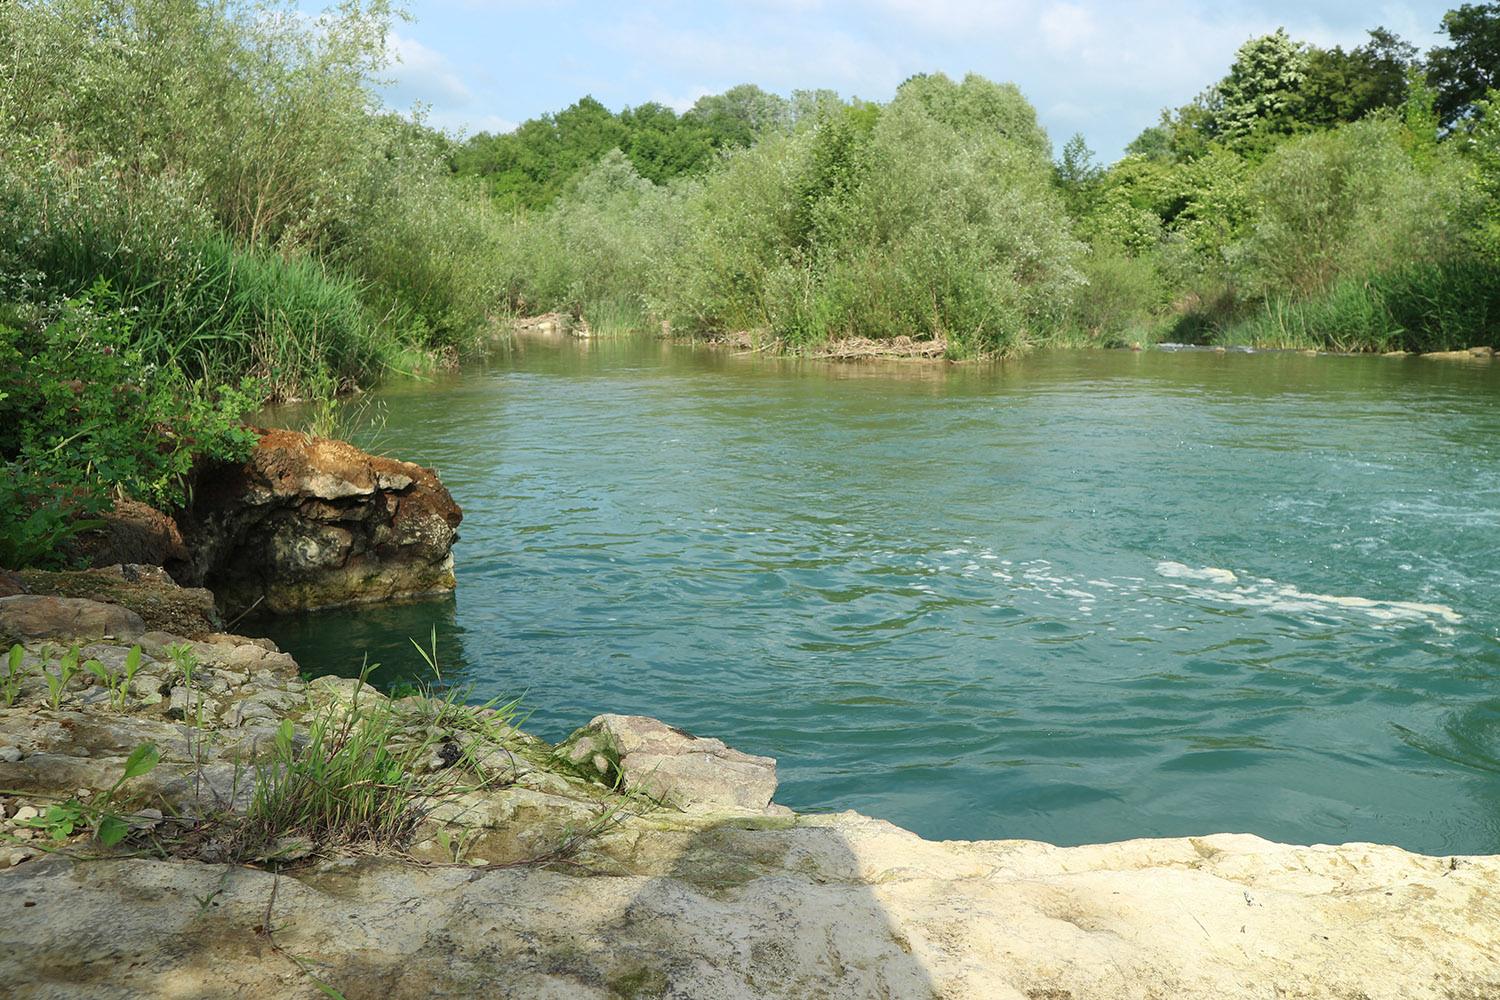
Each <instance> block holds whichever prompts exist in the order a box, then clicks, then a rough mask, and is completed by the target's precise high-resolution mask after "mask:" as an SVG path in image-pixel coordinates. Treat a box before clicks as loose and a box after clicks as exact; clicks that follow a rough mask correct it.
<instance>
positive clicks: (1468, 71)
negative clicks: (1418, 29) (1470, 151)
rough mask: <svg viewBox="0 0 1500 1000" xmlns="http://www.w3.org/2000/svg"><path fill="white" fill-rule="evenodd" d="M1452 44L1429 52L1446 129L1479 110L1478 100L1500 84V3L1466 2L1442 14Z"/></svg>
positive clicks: (1430, 75)
mask: <svg viewBox="0 0 1500 1000" xmlns="http://www.w3.org/2000/svg"><path fill="white" fill-rule="evenodd" d="M1443 31H1444V32H1445V33H1446V34H1447V35H1448V39H1449V44H1448V45H1444V46H1440V47H1436V48H1434V49H1432V51H1430V52H1429V53H1428V54H1427V72H1428V75H1429V77H1430V78H1431V80H1432V83H1433V85H1434V86H1435V87H1436V88H1437V92H1438V99H1437V111H1438V115H1439V116H1440V117H1441V119H1442V123H1443V125H1444V127H1446V128H1450V129H1451V128H1453V126H1454V125H1455V124H1456V123H1458V122H1460V121H1462V120H1463V119H1464V118H1467V117H1469V116H1470V115H1472V114H1474V113H1475V111H1476V110H1477V109H1476V108H1475V106H1474V105H1475V102H1476V101H1480V100H1482V99H1483V98H1484V96H1485V94H1487V93H1488V92H1489V91H1490V90H1491V89H1493V88H1495V87H1500V3H1481V4H1469V3H1466V4H1464V5H1463V6H1461V7H1459V8H1458V9H1457V10H1450V11H1449V12H1448V13H1446V14H1444V15H1443Z"/></svg>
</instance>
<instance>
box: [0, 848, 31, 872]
mask: <svg viewBox="0 0 1500 1000" xmlns="http://www.w3.org/2000/svg"><path fill="white" fill-rule="evenodd" d="M34 857H36V852H35V851H33V850H32V849H31V848H29V847H12V848H10V849H9V850H0V868H14V867H15V866H16V865H18V864H20V863H21V862H22V861H29V860H30V859H32V858H34Z"/></svg>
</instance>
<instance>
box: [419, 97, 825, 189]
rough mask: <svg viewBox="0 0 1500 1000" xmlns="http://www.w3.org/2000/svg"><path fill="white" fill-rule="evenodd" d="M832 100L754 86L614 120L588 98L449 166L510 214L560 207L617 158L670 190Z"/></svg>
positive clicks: (479, 144)
mask: <svg viewBox="0 0 1500 1000" xmlns="http://www.w3.org/2000/svg"><path fill="white" fill-rule="evenodd" d="M826 100H827V94H826V93H824V94H819V93H807V92H802V93H799V94H794V95H793V100H791V101H788V100H786V99H784V98H782V97H779V96H777V95H776V94H771V93H767V92H766V91H764V90H762V89H761V88H759V87H757V86H755V85H754V84H740V85H739V86H737V87H731V88H730V89H729V90H727V91H725V92H724V93H722V94H712V95H708V96H705V97H701V98H699V99H698V102H697V103H696V104H694V105H693V107H692V108H691V109H689V110H688V111H687V112H686V113H684V114H682V115H680V116H679V115H678V114H677V113H676V112H675V111H673V110H672V109H671V108H667V107H663V106H662V105H660V104H643V105H641V106H639V107H636V108H625V109H624V110H623V111H621V112H620V113H619V114H612V113H611V112H610V111H609V110H608V109H607V108H605V107H604V105H602V104H600V103H599V102H598V101H596V100H595V99H594V98H592V97H584V98H582V99H581V100H579V101H578V102H577V103H575V104H573V105H571V106H569V107H568V108H565V109H564V110H562V111H559V112H557V113H556V114H550V115H543V116H541V117H540V118H533V119H530V120H528V121H525V122H522V123H521V124H520V125H519V126H517V127H516V129H515V131H513V132H509V133H506V134H505V135H491V134H490V133H487V132H481V133H479V134H478V135H475V136H473V137H471V138H469V139H468V140H467V141H466V142H464V143H463V144H462V145H460V146H458V147H457V148H455V149H453V150H452V151H451V153H450V154H449V156H448V162H449V164H450V166H451V167H452V169H453V171H454V172H455V173H457V174H459V175H461V176H467V177H479V178H482V179H483V180H484V182H485V185H486V188H487V190H488V191H489V193H490V194H491V196H493V197H494V198H495V199H496V200H497V201H499V202H500V204H501V205H502V206H503V207H504V208H506V209H510V210H516V209H520V208H527V209H540V208H545V207H547V206H549V205H551V204H553V203H554V202H556V201H557V200H558V199H559V197H560V196H562V195H563V194H564V193H565V192H566V191H567V190H568V189H569V187H570V186H571V185H572V184H573V183H575V182H576V180H577V179H578V178H579V177H580V176H582V175H584V174H586V173H588V172H589V171H591V170H592V169H593V168H594V167H595V165H597V164H598V163H599V161H600V160H601V159H602V158H603V157H604V156H605V155H606V154H609V153H610V152H611V151H614V150H618V151H619V152H620V153H622V154H624V157H625V159H627V160H628V161H629V162H630V165H631V166H632V168H633V169H634V170H635V172H636V174H638V175H639V176H640V177H643V178H645V179H646V180H648V181H651V182H652V183H653V184H659V185H660V184H666V183H667V182H669V181H671V180H673V179H676V178H679V177H691V176H696V175H699V174H702V173H703V172H705V171H706V170H708V168H709V167H710V166H711V165H712V164H713V163H714V162H715V160H716V158H717V156H718V155H719V154H720V153H721V152H723V151H727V150H730V149H736V148H742V147H745V146H750V145H753V144H754V143H756V142H757V141H758V140H759V139H760V138H761V137H762V136H764V135H770V134H775V133H781V132H785V131H787V130H788V129H790V128H791V126H792V123H793V122H794V121H795V120H796V119H797V117H798V115H799V114H807V113H813V112H815V111H816V109H817V107H818V106H819V104H820V103H823V102H826ZM835 100H836V99H835Z"/></svg>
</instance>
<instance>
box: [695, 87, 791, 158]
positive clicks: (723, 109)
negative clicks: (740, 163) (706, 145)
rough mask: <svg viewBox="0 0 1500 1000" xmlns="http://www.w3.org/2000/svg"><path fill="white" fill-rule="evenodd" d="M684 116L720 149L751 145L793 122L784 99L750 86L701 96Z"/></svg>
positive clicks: (789, 109) (731, 88)
mask: <svg viewBox="0 0 1500 1000" xmlns="http://www.w3.org/2000/svg"><path fill="white" fill-rule="evenodd" d="M683 117H684V118H693V119H696V120H697V121H699V122H701V123H702V124H703V125H704V126H706V127H707V129H708V131H709V133H710V135H711V136H712V141H713V144H714V146H715V147H717V148H720V149H723V148H725V147H727V146H749V145H752V144H754V142H755V140H756V139H758V138H760V136H761V135H763V134H765V133H767V132H771V131H785V130H786V129H787V128H788V127H789V126H790V124H791V120H792V114H791V105H789V104H788V103H787V101H786V100H785V99H784V98H781V97H778V96H777V95H775V94H770V93H767V92H766V91H764V90H761V89H760V88H759V87H757V86H756V85H755V84H753V83H742V84H739V85H738V86H734V87H730V88H729V89H728V90H726V91H724V93H722V94H713V95H710V96H707V97H700V98H698V102H697V103H696V104H694V105H693V106H692V108H691V109H690V110H689V111H688V112H687V114H685V115H683Z"/></svg>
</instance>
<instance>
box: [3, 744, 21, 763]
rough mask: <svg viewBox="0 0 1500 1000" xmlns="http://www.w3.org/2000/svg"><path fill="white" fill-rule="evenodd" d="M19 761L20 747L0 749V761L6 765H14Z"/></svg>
mask: <svg viewBox="0 0 1500 1000" xmlns="http://www.w3.org/2000/svg"><path fill="white" fill-rule="evenodd" d="M20 759H21V748H20V747H0V760H3V761H5V762H6V763H7V764H14V763H15V762H16V761H18V760H20Z"/></svg>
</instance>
